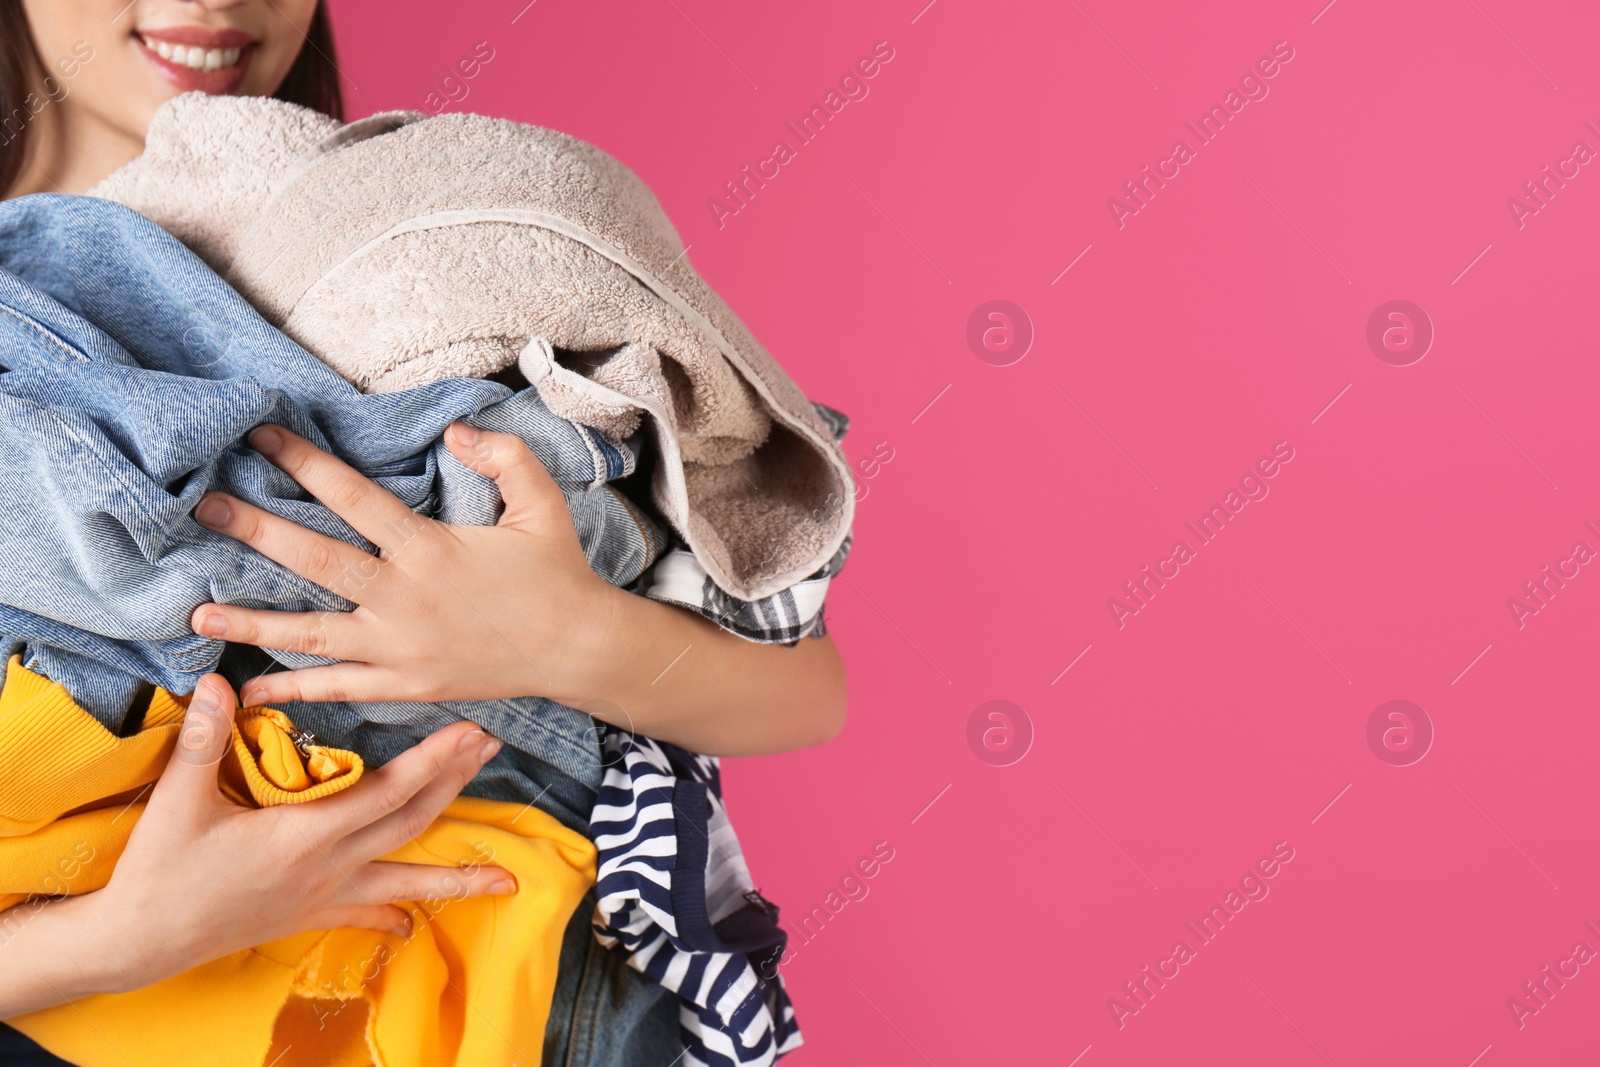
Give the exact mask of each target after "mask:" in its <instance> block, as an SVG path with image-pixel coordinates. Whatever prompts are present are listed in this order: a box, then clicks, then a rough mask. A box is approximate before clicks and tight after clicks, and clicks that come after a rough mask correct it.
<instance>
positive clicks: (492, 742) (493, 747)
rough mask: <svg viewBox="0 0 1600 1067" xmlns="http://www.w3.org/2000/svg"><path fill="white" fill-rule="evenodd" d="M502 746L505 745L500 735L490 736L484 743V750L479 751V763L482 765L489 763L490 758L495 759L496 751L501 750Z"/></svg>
mask: <svg viewBox="0 0 1600 1067" xmlns="http://www.w3.org/2000/svg"><path fill="white" fill-rule="evenodd" d="M502 747H504V746H502V744H501V743H500V739H499V738H498V737H491V738H489V740H488V742H487V743H485V744H484V746H483V748H482V750H480V751H479V752H478V763H479V764H480V765H482V764H485V763H488V762H489V761H490V760H492V759H494V757H495V753H497V752H499V751H500V749H501V748H502Z"/></svg>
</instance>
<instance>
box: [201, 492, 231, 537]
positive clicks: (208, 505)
mask: <svg viewBox="0 0 1600 1067" xmlns="http://www.w3.org/2000/svg"><path fill="white" fill-rule="evenodd" d="M232 514H233V509H232V508H230V507H229V506H228V502H227V500H225V499H224V498H222V497H220V496H208V497H206V498H205V499H204V500H202V501H200V506H199V507H197V508H195V509H194V517H195V519H196V520H197V521H198V522H199V523H200V525H201V526H210V527H212V528H213V529H215V528H216V527H218V526H226V525H227V524H228V517H229V516H230V515H232Z"/></svg>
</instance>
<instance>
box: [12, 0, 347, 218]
mask: <svg viewBox="0 0 1600 1067" xmlns="http://www.w3.org/2000/svg"><path fill="white" fill-rule="evenodd" d="M335 62H336V61H335V59H334V48H333V25H332V23H331V22H330V21H329V19H328V6H327V4H326V3H319V4H317V11H316V14H315V15H313V16H312V18H311V28H310V30H308V31H307V33H306V43H305V46H304V47H302V48H301V49H300V54H299V55H298V56H296V57H295V60H294V65H293V66H292V67H290V68H289V73H288V75H286V76H285V77H284V79H283V84H282V85H280V86H278V91H277V92H276V93H273V94H272V95H273V97H274V98H276V99H278V100H284V101H287V102H288V103H291V104H299V105H300V106H302V107H309V108H311V109H312V110H314V111H320V112H322V113H323V114H324V115H331V116H332V117H334V118H336V119H340V120H342V119H343V118H344V96H343V94H342V93H341V92H340V89H339V71H338V68H337V67H336V66H335ZM45 73H47V71H46V70H45V67H44V64H43V63H42V62H41V61H40V59H39V53H38V50H37V48H35V46H34V43H33V32H32V30H30V29H29V27H28V14H27V12H26V11H25V10H23V7H22V0H0V196H4V195H5V191H6V190H7V189H9V188H10V187H11V185H12V184H13V183H14V182H15V181H16V180H17V175H18V174H20V173H21V172H22V164H23V161H24V160H25V159H26V158H27V154H28V140H29V126H30V123H29V122H28V121H27V119H28V117H29V116H30V112H29V109H28V107H27V103H26V101H27V98H28V94H29V93H31V92H35V91H36V89H35V85H36V79H37V78H39V77H40V76H42V75H43V74H45ZM18 112H21V114H22V115H23V120H22V121H21V122H19V123H17V124H16V133H15V134H14V135H11V136H10V137H9V139H8V138H7V135H8V134H10V133H11V131H10V129H9V127H8V126H7V124H8V123H10V121H11V119H12V117H13V116H15V115H16V114H17V113H18Z"/></svg>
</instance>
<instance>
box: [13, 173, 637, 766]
mask: <svg viewBox="0 0 1600 1067" xmlns="http://www.w3.org/2000/svg"><path fill="white" fill-rule="evenodd" d="M0 363H3V364H4V365H5V367H6V372H5V373H3V374H0V472H3V473H0V477H3V478H4V479H5V485H6V490H7V491H6V496H5V498H6V508H5V520H6V521H5V522H4V523H3V524H0V652H11V651H16V650H18V649H19V648H21V647H23V646H26V649H27V661H26V662H27V665H28V666H29V668H30V669H33V670H37V671H39V672H41V673H43V674H45V675H46V676H48V677H50V678H52V679H53V680H56V681H59V682H61V683H62V684H64V685H65V686H66V687H67V688H68V689H69V690H70V691H71V692H72V694H73V696H74V697H75V698H76V699H77V700H78V701H79V702H80V703H81V704H82V705H83V706H84V707H85V708H86V709H87V710H88V711H90V712H91V713H93V714H95V715H96V716H97V717H99V718H100V719H101V720H102V721H103V722H106V723H107V724H108V725H109V726H111V727H112V728H118V727H120V725H121V719H122V716H123V715H124V713H125V711H126V709H127V708H128V707H129V705H130V703H131V701H132V698H133V695H134V693H135V691H136V689H137V686H138V684H139V682H140V680H141V679H142V680H147V681H150V682H154V683H156V684H159V685H162V686H164V687H166V688H167V689H170V690H172V691H174V692H179V693H186V692H189V691H190V690H192V689H193V687H194V684H195V682H196V681H197V680H198V678H199V676H200V675H201V674H203V673H204V672H206V671H207V670H210V669H213V668H214V667H215V666H216V664H217V660H218V657H219V656H220V654H221V653H222V650H223V643H222V642H220V641H217V640H214V639H209V638H204V637H199V636H197V635H195V634H194V633H192V632H191V631H190V628H189V622H188V620H189V615H190V613H191V612H192V611H193V609H194V608H195V607H196V606H198V605H199V604H202V603H205V602H206V601H217V602H220V603H233V604H244V605H249V606H254V607H273V608H280V609H285V610H296V611H305V610H326V609H332V610H347V609H348V608H349V607H350V606H351V605H350V603H349V602H348V601H347V600H345V599H343V598H342V597H339V596H337V595H335V594H334V593H330V592H328V591H327V590H324V589H322V588H320V587H318V586H316V585H314V584H312V583H311V582H309V581H307V580H305V579H303V578H300V577H299V576H298V575H295V574H293V573H291V572H289V571H287V570H285V569H284V568H282V567H279V566H278V565H277V564H275V563H272V562H271V561H269V560H267V559H266V558H265V557H263V556H261V555H259V554H257V553H256V552H254V551H253V550H251V549H248V548H246V547H244V546H242V545H240V544H239V543H238V542H236V541H233V540H232V539H231V538H227V537H223V536H221V535H219V534H216V533H213V532H211V531H208V530H206V529H205V528H203V527H201V526H200V525H199V524H198V523H196V522H195V521H194V519H193V518H192V517H191V515H190V512H191V511H192V509H193V508H194V506H195V504H196V503H197V502H198V500H199V498H200V496H201V494H203V493H204V492H206V491H207V490H210V489H224V490H226V491H228V492H230V493H232V494H234V495H236V496H238V497H240V498H242V499H245V500H248V501H250V502H252V503H255V504H257V505H259V506H261V507H263V508H266V509H267V510H269V511H272V512H275V513H277V514H279V515H282V516H284V517H286V518H289V519H291V520H293V521H295V522H296V523H299V524H300V525H302V526H306V527H309V528H310V529H313V530H317V531H320V532H322V533H325V534H328V535H330V536H333V537H337V538H340V539H342V540H344V541H348V542H350V543H352V544H356V545H359V546H361V547H362V548H363V549H367V550H370V549H371V547H372V546H371V545H370V544H368V543H367V542H366V541H365V540H364V539H363V538H361V537H360V536H359V535H357V534H356V533H355V532H354V531H353V530H351V529H350V528H349V527H348V526H347V525H346V524H345V523H344V522H343V521H342V520H340V519H339V518H337V517H336V516H335V515H333V513H332V512H330V511H328V510H327V509H326V508H325V507H323V506H322V505H321V504H319V503H317V502H316V501H314V500H312V499H310V498H309V497H308V495H307V494H306V493H305V491H304V490H302V489H301V488H300V487H299V486H298V485H296V484H295V483H294V481H293V480H292V479H290V478H289V477H288V476H286V475H284V474H283V473H282V472H281V471H279V470H277V469H276V468H275V467H273V466H272V465H271V464H270V463H268V462H266V460H265V459H263V458H262V457H260V456H259V455H257V454H256V453H255V452H253V451H252V450H251V449H250V448H249V447H248V446H247V445H245V444H244V443H243V439H244V437H245V435H246V434H247V433H248V432H249V431H250V430H251V429H253V428H254V427H256V426H259V425H261V424H262V423H264V422H277V423H280V424H282V425H285V426H287V427H289V428H290V429H292V430H294V431H295V432H297V433H299V434H302V435H304V436H305V437H307V438H308V439H310V440H312V441H313V442H315V443H316V444H318V445H319V446H321V447H324V448H327V449H329V450H331V451H333V452H336V453H337V454H338V455H340V456H341V457H342V458H344V459H345V460H346V461H347V462H349V463H351V464H352V465H353V466H355V467H356V468H358V469H359V470H361V471H362V472H363V473H365V474H367V475H368V476H370V477H372V478H374V479H375V480H376V481H377V482H378V483H379V484H381V485H382V486H383V487H384V488H386V489H388V490H389V491H390V492H392V493H394V494H395V495H396V496H398V497H399V498H400V499H401V500H402V501H404V502H405V503H406V504H407V505H408V506H409V507H412V508H413V509H416V510H418V511H419V512H422V513H425V514H428V515H430V516H432V517H435V518H438V519H440V520H443V521H446V522H457V523H479V524H483V523H491V522H493V521H495V519H496V517H497V515H498V512H499V509H500V499H499V494H498V491H497V490H496V488H495V486H494V483H493V482H492V481H489V480H488V479H485V478H482V477H480V476H479V475H476V474H474V473H472V472H471V471H468V470H467V469H466V468H465V467H463V466H462V465H461V464H460V463H458V462H457V461H456V460H455V458H454V457H453V456H451V455H449V453H448V452H447V451H446V450H445V448H444V446H443V444H442V442H441V441H440V435H441V434H442V432H443V431H444V429H445V427H446V426H447V425H448V424H449V423H450V422H452V421H454V420H456V419H467V420H468V421H470V422H471V423H473V424H474V425H477V426H481V427H483V428H485V429H492V430H504V431H508V432H511V433H515V434H517V435H518V436H520V437H522V438H523V439H524V440H525V441H527V442H528V443H529V445H530V446H531V447H532V448H533V450H534V451H535V452H536V453H537V454H538V456H539V458H540V460H542V461H543V462H544V464H545V466H546V467H547V468H549V470H550V472H551V474H552V475H553V476H554V477H555V479H556V482H557V483H558V484H559V485H560V486H561V488H562V490H563V492H564V493H565V494H566V497H567V500H568V504H569V506H570V509H571V512H572V517H573V523H574V525H575V526H576V528H577V531H578V536H579V539H580V540H581V541H582V543H583V545H584V548H585V551H586V553H587V554H588V557H589V560H590V563H591V564H592V565H593V566H594V568H595V570H596V571H597V573H599V574H600V575H601V576H602V577H604V578H606V579H607V580H608V581H611V582H613V583H616V584H626V583H628V582H630V581H632V580H634V579H635V578H637V577H638V576H639V574H641V573H642V572H643V571H644V569H645V568H646V567H647V566H648V565H649V564H650V563H651V562H652V560H653V558H654V555H655V554H656V553H657V552H658V551H659V549H660V547H661V545H662V543H663V542H664V538H663V537H662V535H661V534H660V532H659V531H653V530H652V531H649V532H646V529H645V525H644V524H641V518H642V516H640V515H639V514H638V511H637V509H636V508H631V507H629V506H628V505H627V504H626V503H625V502H624V501H623V499H622V498H621V496H620V495H619V494H617V493H615V492H613V491H612V490H610V489H609V488H608V487H607V485H606V483H607V482H608V481H611V480H614V479H618V478H622V477H624V476H626V475H627V474H629V473H631V472H632V470H633V469H634V466H635V464H636V462H637V447H638V442H637V441H630V442H616V441H611V440H608V439H606V438H605V437H603V436H602V435H600V434H598V433H596V432H594V431H592V430H590V429H588V428H586V427H582V426H579V425H577V424H574V423H571V422H568V421H566V420H564V419H561V418H558V417H557V416H555V415H553V414H552V413H551V412H550V411H549V410H548V409H547V408H546V407H545V405H544V404H543V403H542V401H540V399H539V396H538V394H537V392H536V391H534V390H533V389H524V390H522V391H520V392H516V393H513V392H512V390H510V389H509V388H507V387H506V386H503V385H500V384H498V383H496V382H492V381H486V380H478V379H449V380H445V381H440V382H436V383H434V384H431V385H427V386H424V387H421V388H418V389H412V390H407V391H405V392H400V393H386V394H363V393H360V392H357V391H356V389H355V388H354V387H353V386H351V385H350V384H349V383H348V382H346V381H345V380H344V379H343V378H341V377H339V376H338V375H337V374H335V373H334V372H333V371H332V370H330V369H328V368H327V367H326V366H324V365H323V364H322V363H321V362H319V361H318V360H317V359H316V358H315V357H313V356H311V355H310V354H309V353H307V352H305V351H304V350H303V349H301V348H299V347H298V346H297V345H295V344H294V343H293V342H291V341H290V340H289V339H288V338H286V337H284V336H283V335H282V334H281V333H279V332H278V331H277V330H275V329H273V328H272V327H271V326H270V325H268V324H267V323H266V322H265V321H264V320H263V319H261V318H260V316H259V315H257V314H256V312H255V311H254V310H253V309H252V308H251V307H250V306H249V305H248V304H247V303H246V302H245V301H244V300H243V299H242V298H241V297H239V296H238V295H237V294H236V293H234V291H233V290H232V289H230V288H229V287H228V286H227V285H226V284H224V283H223V282H222V281H221V279H219V278H218V277H217V276H216V275H215V274H213V273H212V272H211V271H210V269H209V268H207V267H206V266H205V265H204V264H203V263H201V262H200V260H199V259H197V258H196V257H195V256H194V255H193V254H192V253H190V252H189V251H188V250H187V249H186V248H185V247H184V246H183V245H181V244H180V243H179V242H178V241H177V240H176V239H175V238H173V237H171V236H169V235H168V234H167V233H166V232H165V231H164V230H162V229H160V228H159V227H157V226H156V225H155V224H154V223H151V222H149V221H148V220H146V219H144V218H143V217H142V216H140V215H137V214H135V213H134V212H132V211H130V210H128V209H126V208H123V207H120V206H118V205H116V204H112V203H110V202H108V201H103V200H96V199H89V198H78V197H61V196H50V195H43V196H30V197H24V198H21V199H18V200H13V201H9V202H6V203H4V204H0ZM358 582H359V579H358V578H353V581H352V585H351V587H350V590H347V591H352V590H353V589H354V588H357V587H358ZM273 655H274V657H275V658H276V659H277V660H278V661H280V662H281V663H283V664H284V665H285V666H289V667H298V666H306V665H310V664H314V663H321V662H327V661H326V660H321V659H317V658H313V657H309V656H301V655H294V654H290V653H274V654H273ZM286 710H288V711H289V713H290V714H291V715H293V716H295V717H296V719H297V721H299V722H300V724H301V725H302V726H303V727H304V728H306V729H310V730H312V731H313V732H316V733H318V734H323V733H327V734H329V735H339V734H345V733H349V732H350V731H351V730H355V729H358V728H359V727H360V726H361V725H362V724H381V725H382V726H384V727H386V728H387V729H388V730H389V731H390V732H391V733H393V734H396V735H398V736H399V737H400V738H402V739H403V738H411V739H413V740H414V739H415V738H417V737H420V736H422V735H423V734H424V733H426V732H428V731H429V730H432V729H436V728H437V727H439V726H441V725H444V724H445V723H448V722H450V721H454V720H455V719H457V718H460V717H465V718H469V719H473V720H474V721H476V722H479V723H480V724H481V725H483V726H484V727H485V728H487V729H489V730H490V731H491V732H493V733H495V734H496V735H497V736H499V737H501V738H502V739H504V740H505V741H506V742H507V744H508V745H509V746H514V747H516V748H519V749H521V750H523V751H524V752H526V753H528V754H531V755H533V756H535V757H538V758H541V759H544V760H546V761H547V762H549V763H551V764H552V765H554V766H556V767H558V768H560V769H561V770H563V771H564V772H566V773H568V774H572V775H574V776H575V777H577V778H579V779H580V780H581V781H584V782H585V783H586V784H589V785H591V786H592V785H594V784H597V783H598V779H599V770H598V756H597V754H596V752H597V747H598V746H597V745H596V744H595V742H594V738H593V729H592V726H591V724H590V720H589V718H588V717H587V716H585V715H582V714H581V713H579V712H576V711H573V710H571V709H567V708H562V707H560V706H559V705H556V704H553V703H551V702H550V701H546V700H539V699H531V698H530V699H525V700H506V701H494V702H484V703H457V704H450V705H437V706H429V705H417V704H387V705H326V704H323V705H302V706H299V707H295V708H291V709H286Z"/></svg>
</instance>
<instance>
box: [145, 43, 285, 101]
mask: <svg viewBox="0 0 1600 1067" xmlns="http://www.w3.org/2000/svg"><path fill="white" fill-rule="evenodd" d="M133 36H134V38H135V39H136V40H137V41H138V43H139V45H140V46H141V51H143V52H144V55H145V58H146V59H148V60H150V62H151V63H152V64H153V65H154V66H155V68H156V69H157V70H158V71H159V72H160V73H161V75H162V76H163V77H165V78H166V79H167V81H169V82H171V83H172V84H174V85H176V86H177V87H178V88H179V89H182V90H183V91H185V92H202V93H209V94H211V95H214V96H215V95H222V94H226V93H231V92H234V91H235V90H237V89H238V88H239V86H240V84H241V83H242V82H243V81H244V77H245V74H246V72H247V71H248V69H249V66H250V55H251V53H252V52H253V51H254V49H253V47H252V46H253V45H254V44H255V41H254V40H253V39H252V38H251V37H250V35H249V34H247V33H244V32H242V31H240V30H218V29H210V28H208V27H204V26H173V27H169V28H162V29H146V30H136V31H134V34H133Z"/></svg>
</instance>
